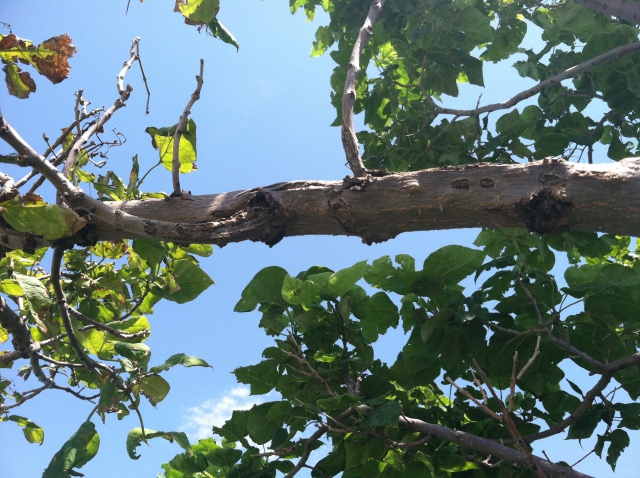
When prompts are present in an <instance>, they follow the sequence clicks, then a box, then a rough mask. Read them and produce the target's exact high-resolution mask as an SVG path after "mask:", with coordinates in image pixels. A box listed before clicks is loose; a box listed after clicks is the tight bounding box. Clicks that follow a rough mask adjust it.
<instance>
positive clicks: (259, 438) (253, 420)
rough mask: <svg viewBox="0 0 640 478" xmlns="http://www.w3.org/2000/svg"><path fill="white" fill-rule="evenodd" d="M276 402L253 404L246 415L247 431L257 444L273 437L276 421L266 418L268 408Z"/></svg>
mask: <svg viewBox="0 0 640 478" xmlns="http://www.w3.org/2000/svg"><path fill="white" fill-rule="evenodd" d="M274 403H277V402H267V403H261V404H260V405H254V406H253V407H251V409H250V410H249V415H248V416H247V431H248V432H249V436H250V437H251V439H252V440H253V441H254V442H256V444H258V445H264V444H265V443H267V442H268V441H269V440H271V439H272V438H273V434H274V433H275V432H276V430H277V429H278V422H276V421H273V420H270V419H269V418H267V415H268V413H269V410H270V409H271V407H272V406H273V405H274Z"/></svg>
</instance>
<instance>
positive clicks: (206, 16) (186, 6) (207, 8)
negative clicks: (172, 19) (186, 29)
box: [176, 0, 220, 25]
mask: <svg viewBox="0 0 640 478" xmlns="http://www.w3.org/2000/svg"><path fill="white" fill-rule="evenodd" d="M176 6H177V8H178V10H179V11H180V13H182V15H183V16H184V17H185V22H186V23H189V24H192V25H193V24H195V25H200V24H203V23H209V22H210V21H211V20H213V19H214V18H215V16H216V14H217V13H218V10H220V1H219V0H186V1H178V2H176Z"/></svg>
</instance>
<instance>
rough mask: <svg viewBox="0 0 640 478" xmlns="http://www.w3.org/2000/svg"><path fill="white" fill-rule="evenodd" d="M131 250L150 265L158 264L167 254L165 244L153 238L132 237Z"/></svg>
mask: <svg viewBox="0 0 640 478" xmlns="http://www.w3.org/2000/svg"><path fill="white" fill-rule="evenodd" d="M133 250H134V251H135V252H136V253H137V254H139V255H140V257H142V258H143V259H144V260H145V261H147V263H148V264H149V265H150V266H151V267H154V266H156V265H158V264H159V263H160V261H161V260H162V259H163V258H164V256H165V255H166V254H167V248H166V246H165V245H164V244H163V243H162V242H160V241H155V240H153V239H134V240H133Z"/></svg>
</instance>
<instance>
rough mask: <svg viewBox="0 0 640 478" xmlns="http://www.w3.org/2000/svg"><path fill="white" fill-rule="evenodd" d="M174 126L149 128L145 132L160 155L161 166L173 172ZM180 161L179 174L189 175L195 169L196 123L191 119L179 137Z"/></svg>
mask: <svg viewBox="0 0 640 478" xmlns="http://www.w3.org/2000/svg"><path fill="white" fill-rule="evenodd" d="M176 126H177V125H173V126H171V127H169V128H154V127H149V128H147V129H146V130H145V131H146V132H147V133H148V134H149V135H150V136H151V144H152V145H153V147H154V148H155V149H157V150H158V153H159V154H160V161H162V165H163V166H164V167H165V168H167V169H168V170H169V171H172V170H173V135H174V133H175V131H176ZM178 159H179V161H180V172H181V173H182V174H186V173H190V172H191V171H193V170H195V169H197V167H196V165H195V162H196V159H197V151H196V123H195V121H193V120H192V119H190V120H189V121H187V124H186V126H185V128H184V130H183V132H182V134H181V135H180V147H179V152H178Z"/></svg>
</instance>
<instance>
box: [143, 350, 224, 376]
mask: <svg viewBox="0 0 640 478" xmlns="http://www.w3.org/2000/svg"><path fill="white" fill-rule="evenodd" d="M176 365H182V366H184V367H211V365H209V364H208V363H207V362H206V361H204V360H202V359H201V358H198V357H193V356H191V355H185V354H183V353H180V354H175V355H172V356H171V357H169V358H168V359H167V360H166V361H165V362H164V363H163V364H162V365H156V366H155V367H151V369H149V372H152V373H158V372H164V371H166V370H169V369H170V368H171V367H175V366H176ZM211 368H213V367H211Z"/></svg>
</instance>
